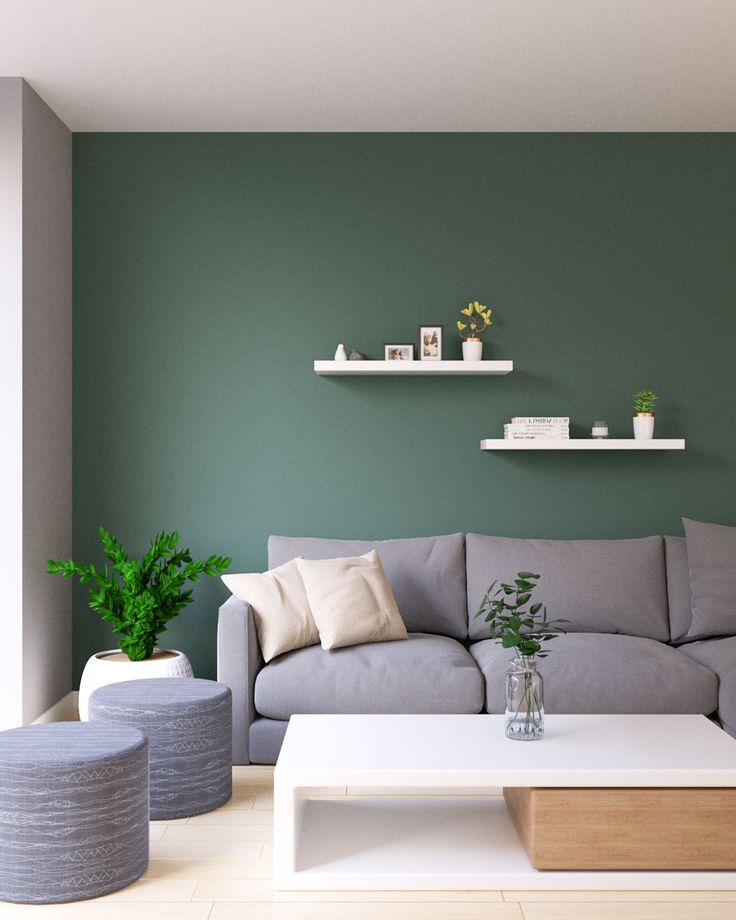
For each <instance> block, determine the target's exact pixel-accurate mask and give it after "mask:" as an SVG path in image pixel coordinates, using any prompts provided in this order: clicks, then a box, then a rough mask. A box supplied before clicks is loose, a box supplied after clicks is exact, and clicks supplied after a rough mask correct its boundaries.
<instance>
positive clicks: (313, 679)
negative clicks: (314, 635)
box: [218, 533, 736, 764]
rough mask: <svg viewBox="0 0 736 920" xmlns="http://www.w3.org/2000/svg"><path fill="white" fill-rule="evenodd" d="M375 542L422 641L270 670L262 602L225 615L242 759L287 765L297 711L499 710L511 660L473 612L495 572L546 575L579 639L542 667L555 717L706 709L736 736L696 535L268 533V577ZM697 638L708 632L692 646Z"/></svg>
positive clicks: (728, 641) (552, 596) (555, 607)
mask: <svg viewBox="0 0 736 920" xmlns="http://www.w3.org/2000/svg"><path fill="white" fill-rule="evenodd" d="M373 548H375V549H376V550H377V551H378V553H379V556H380V557H381V561H382V563H383V567H384V569H385V572H386V575H387V577H388V580H389V582H390V583H391V587H392V589H393V592H394V595H395V597H396V601H397V603H398V606H399V610H400V611H401V614H402V617H403V618H404V622H405V623H406V627H407V630H408V632H409V639H408V640H404V641H397V642H379V643H374V644H368V645H359V646H352V647H349V648H339V649H334V650H332V651H323V650H322V648H321V647H320V646H318V645H317V646H310V647H308V648H303V649H298V650H296V651H292V652H288V653H286V654H284V655H280V656H278V657H277V658H275V659H273V660H272V661H271V662H270V663H269V664H267V665H264V663H263V659H262V657H261V654H260V650H259V648H258V639H257V635H256V629H255V625H254V621H253V616H252V612H251V609H250V606H249V605H248V603H247V602H246V601H243V600H239V599H237V598H235V597H230V598H229V600H228V601H227V602H226V603H225V604H223V606H222V607H221V608H220V615H219V623H218V680H219V681H222V682H223V683H225V684H227V685H228V686H229V687H230V688H231V690H232V693H233V755H234V761H235V763H240V764H247V763H275V761H276V758H277V756H278V752H279V748H280V747H281V742H282V740H283V737H284V733H285V731H286V726H287V724H288V720H289V717H290V716H291V715H293V714H294V713H480V712H492V713H501V712H503V711H504V675H505V672H506V669H507V666H508V662H509V659H510V657H511V653H510V652H509V651H508V650H506V649H502V648H501V647H500V645H499V644H497V643H496V642H495V641H494V640H492V639H490V638H488V630H487V626H486V624H485V623H483V622H482V621H481V620H480V619H475V617H474V613H475V611H476V610H477V609H478V604H479V602H480V600H481V598H482V596H483V593H484V592H485V590H486V589H487V587H488V585H489V584H490V583H491V582H492V581H493V580H494V579H496V578H500V579H502V580H509V579H513V578H514V577H515V575H516V573H517V572H518V571H522V570H531V571H535V572H538V573H539V574H540V575H541V576H542V577H541V582H540V585H539V588H538V590H537V595H538V597H537V595H535V599H538V600H541V601H543V602H545V603H546V604H547V607H548V608H549V612H550V616H552V617H565V618H566V619H567V620H568V623H567V624H566V629H567V634H566V635H563V636H561V637H559V638H557V639H555V641H554V642H553V643H552V644H551V646H550V654H549V657H548V658H545V659H544V660H543V661H542V662H541V664H540V670H541V671H542V673H543V675H544V680H545V708H546V710H547V712H549V713H556V712H565V713H702V714H704V715H712V716H714V717H715V718H717V719H718V720H719V721H720V723H721V724H722V725H723V727H724V728H725V729H726V730H727V731H729V732H730V733H731V734H734V735H736V636H729V637H723V638H715V639H705V640H701V641H693V637H692V636H688V633H689V631H690V626H691V619H692V614H691V604H690V582H689V573H688V559H687V548H686V544H685V540H684V539H683V538H677V537H659V536H655V537H645V538H643V539H633V540H572V541H567V540H521V539H514V538H506V537H490V536H483V535H480V534H467V535H465V534H461V533H458V534H450V535H445V536H438V537H421V538H415V539H404V540H382V541H362V540H361V541H356V540H326V539H316V538H302V537H279V536H273V537H271V538H270V539H269V544H268V552H269V568H275V567H277V566H279V565H281V564H283V563H284V562H287V561H288V560H290V559H293V558H295V557H296V556H304V557H305V558H307V559H328V558H336V557H341V556H354V555H360V554H363V553H366V552H368V551H369V550H371V549H373ZM695 639H696V640H697V637H695Z"/></svg>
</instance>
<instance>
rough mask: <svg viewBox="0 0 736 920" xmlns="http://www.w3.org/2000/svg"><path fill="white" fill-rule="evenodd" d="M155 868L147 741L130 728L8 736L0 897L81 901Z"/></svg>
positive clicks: (2, 769)
mask: <svg viewBox="0 0 736 920" xmlns="http://www.w3.org/2000/svg"><path fill="white" fill-rule="evenodd" d="M147 867H148V741H147V740H146V738H145V737H144V735H143V734H142V733H141V732H140V731H138V730H136V729H135V728H132V727H130V726H126V725H100V724H97V725H90V724H88V723H86V722H52V723H49V724H46V725H29V726H26V727H25V728H12V729H10V730H9V731H5V732H0V899H2V900H4V901H18V902H21V903H24V904H55V903H57V902H60V901H81V900H83V899H84V898H94V897H98V896H99V895H103V894H107V893H108V892H110V891H116V890H117V889H118V888H124V887H125V885H129V884H130V883H131V882H134V881H135V880H136V879H137V878H140V876H141V875H143V873H144V872H145V871H146V868H147Z"/></svg>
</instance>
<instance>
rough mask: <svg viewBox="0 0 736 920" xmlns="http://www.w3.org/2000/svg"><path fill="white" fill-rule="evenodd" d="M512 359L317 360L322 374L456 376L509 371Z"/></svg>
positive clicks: (316, 370) (315, 370)
mask: <svg viewBox="0 0 736 920" xmlns="http://www.w3.org/2000/svg"><path fill="white" fill-rule="evenodd" d="M513 369H514V362H513V361H315V362H314V372H315V374H319V375H320V376H337V377H352V376H358V377H359V376H371V375H373V376H379V377H381V376H382V377H386V376H393V375H395V376H397V377H400V376H408V377H412V376H417V377H420V376H433V375H436V376H440V375H442V374H447V375H449V376H455V377H465V376H468V377H472V376H481V375H492V376H498V375H501V374H510V373H511V371H513Z"/></svg>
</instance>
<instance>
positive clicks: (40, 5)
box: [0, 0, 736, 131]
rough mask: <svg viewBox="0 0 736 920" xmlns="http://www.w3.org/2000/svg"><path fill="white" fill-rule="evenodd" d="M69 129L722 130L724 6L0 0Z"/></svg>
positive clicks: (733, 23)
mask: <svg viewBox="0 0 736 920" xmlns="http://www.w3.org/2000/svg"><path fill="white" fill-rule="evenodd" d="M0 73H2V74H3V75H4V76H22V77H25V78H26V79H27V80H28V81H29V83H30V84H31V85H32V86H33V87H34V89H36V91H37V92H39V93H40V94H41V96H43V98H44V99H45V100H46V101H47V102H48V103H49V105H51V107H52V108H53V109H54V110H55V111H56V112H57V113H58V114H59V116H60V117H61V118H62V119H63V120H64V121H65V122H66V124H67V125H68V126H69V127H70V128H72V129H73V130H74V131H734V130H736V0H0Z"/></svg>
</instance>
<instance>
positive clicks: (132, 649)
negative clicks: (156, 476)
mask: <svg viewBox="0 0 736 920" xmlns="http://www.w3.org/2000/svg"><path fill="white" fill-rule="evenodd" d="M99 536H100V540H101V541H102V546H103V548H104V551H105V556H106V557H107V559H108V560H109V562H110V564H111V566H112V571H110V570H109V567H108V565H107V563H106V564H105V567H104V569H103V570H102V571H98V570H97V569H96V568H95V566H94V565H93V564H91V563H90V565H81V564H80V563H78V562H74V560H72V559H49V560H47V562H46V567H47V571H48V573H49V575H61V576H62V577H64V578H73V577H74V576H75V575H76V576H77V577H78V578H79V581H80V582H81V583H82V584H88V583H94V585H96V587H90V589H89V607H90V609H91V610H94V611H95V613H99V615H100V616H101V617H102V619H103V620H107V621H108V622H109V623H111V624H112V628H113V632H115V633H116V634H117V635H118V636H120V648H119V649H108V650H107V651H104V652H98V653H97V654H96V655H93V656H92V657H91V658H90V659H89V661H88V662H87V664H86V665H85V668H84V672H83V674H82V679H81V682H80V685H79V717H80V719H81V720H82V721H86V719H87V713H88V705H87V704H88V700H89V696H90V694H91V693H92V691H93V690H96V689H97V687H102V686H104V685H105V684H112V683H117V682H118V681H122V680H137V679H138V678H141V677H193V676H194V672H193V670H192V666H191V664H190V663H189V659H188V658H187V656H186V655H185V654H184V653H183V652H180V651H178V650H176V649H159V648H156V639H157V638H158V636H159V634H160V633H162V632H163V631H164V630H165V629H166V626H167V624H168V623H169V622H170V621H171V620H173V619H174V617H176V616H178V614H180V613H181V611H182V610H183V609H184V608H185V607H186V606H187V604H189V603H191V600H192V589H191V588H186V589H185V586H186V584H187V582H190V581H192V582H195V581H199V577H200V575H221V574H222V573H223V572H224V571H225V570H226V569H227V568H228V566H229V565H230V563H231V561H232V560H231V559H230V557H229V556H209V557H208V558H207V559H203V560H200V561H194V560H193V559H192V555H191V553H190V551H189V549H177V543H178V542H179V534H178V533H177V531H173V532H172V533H164V532H161V533H160V534H157V536H156V537H154V539H153V540H152V541H151V547H150V549H149V550H148V552H147V553H146V555H145V556H144V557H143V559H142V560H137V559H131V558H130V557H129V556H128V554H127V553H126V552H125V550H124V549H123V547H122V546H121V545H120V543H119V542H118V541H117V540H116V539H115V537H113V536H112V534H110V533H108V532H107V531H106V530H105V529H104V528H103V527H100V529H99ZM116 574H117V575H118V576H119V579H118V578H116Z"/></svg>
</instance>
